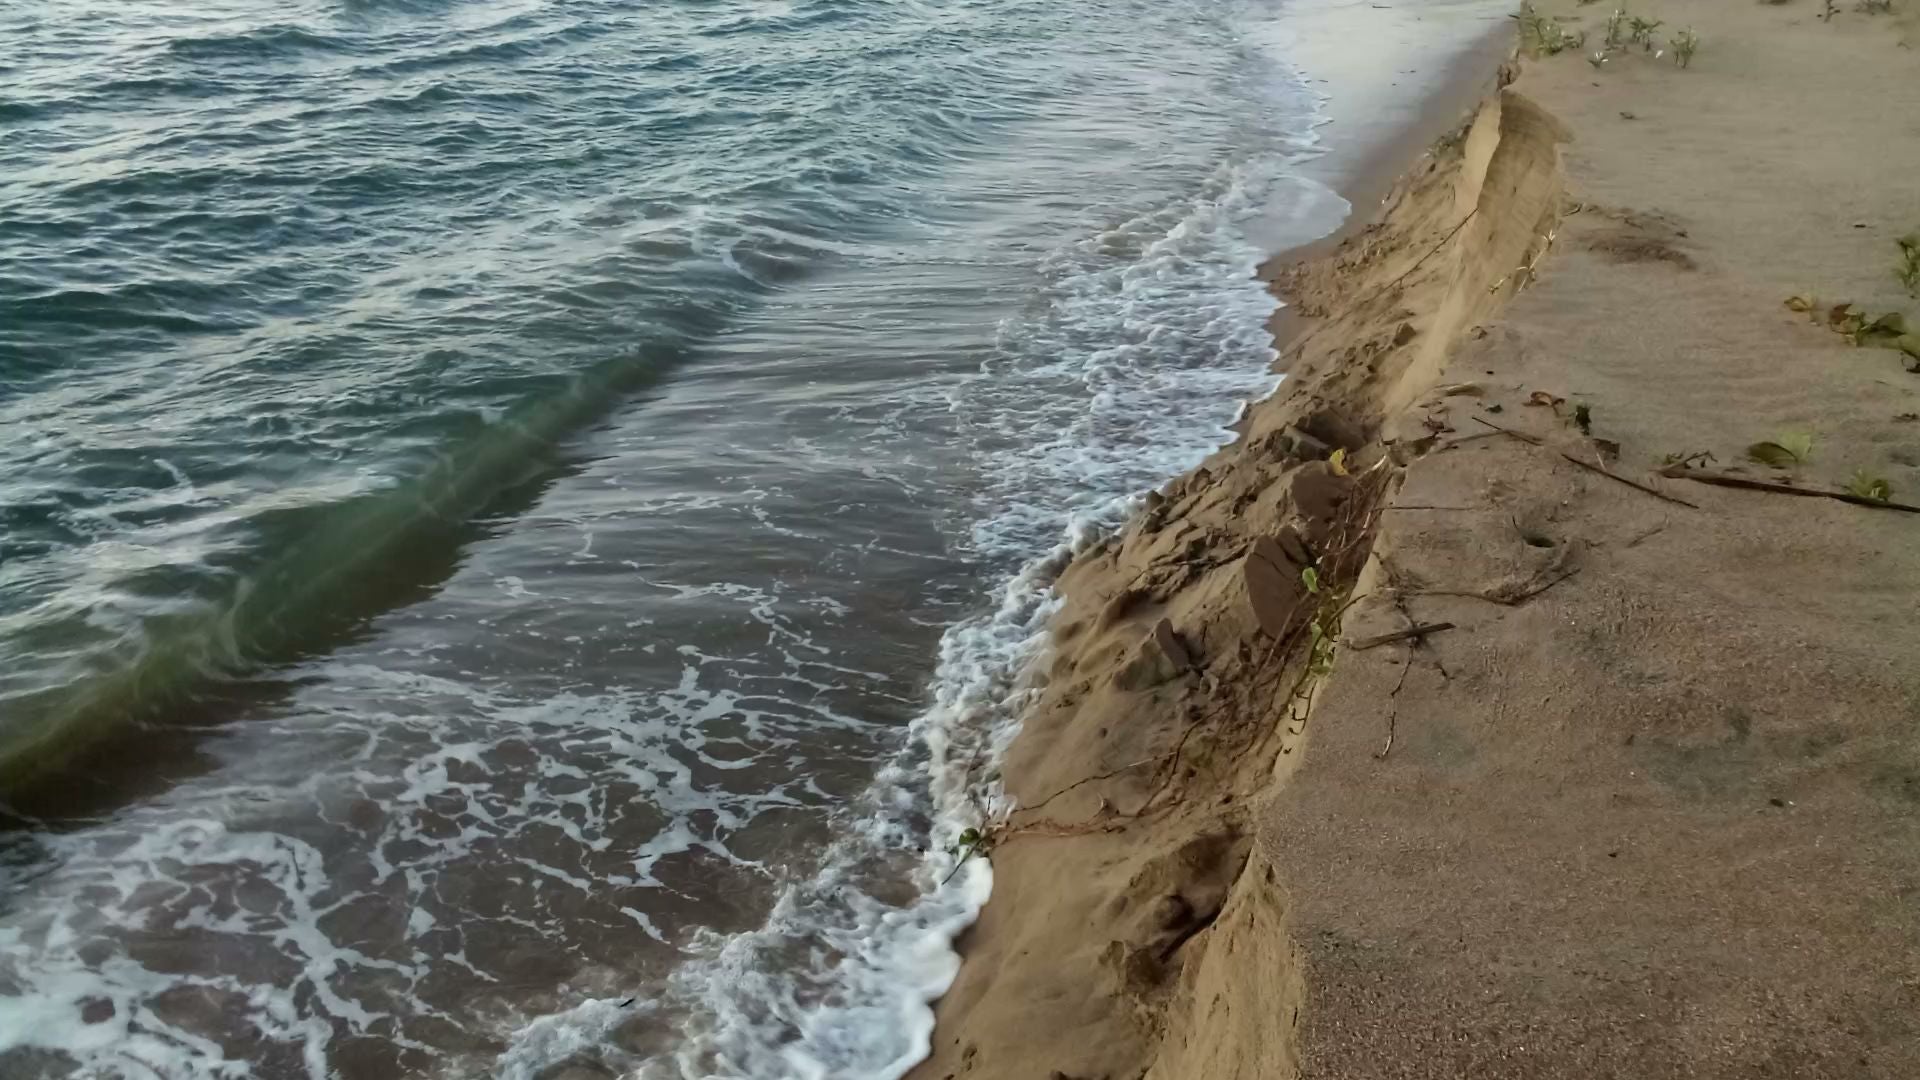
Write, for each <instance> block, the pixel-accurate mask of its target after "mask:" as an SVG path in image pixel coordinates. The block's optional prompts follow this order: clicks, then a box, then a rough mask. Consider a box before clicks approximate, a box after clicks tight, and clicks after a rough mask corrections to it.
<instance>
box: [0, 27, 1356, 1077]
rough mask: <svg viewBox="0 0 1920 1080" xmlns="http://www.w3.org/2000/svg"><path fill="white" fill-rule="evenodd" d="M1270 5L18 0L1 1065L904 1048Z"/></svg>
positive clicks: (706, 1060) (172, 1066)
mask: <svg viewBox="0 0 1920 1080" xmlns="http://www.w3.org/2000/svg"><path fill="white" fill-rule="evenodd" d="M1284 18H1285V10H1284V9H1283V8H1281V7H1278V6H1276V5H1274V4H1273V3H1271V2H1269V0H1212V2H1179V0H1176V2H1172V3H1168V2H1164V0H1162V2H1153V3H1149V2H1145V0H1048V2H1040V0H948V2H937V3H936V2H879V0H799V2H779V3H741V2H733V0H724V2H723V0H702V2H687V0H679V2H671V3H667V2H628V3H616V2H612V0H569V2H560V0H550V2H549V0H518V2H485V0H476V2H456V0H283V2H277V3H268V2H264V0H214V2H200V3H194V4H191V5H189V4H183V3H172V2H161V0H118V2H113V3H103V2H94V0H11V2H9V3H5V4H0V795H3V797H4V801H5V805H6V807H7V808H8V809H7V811H6V814H5V816H4V817H3V818H0V824H4V827H5V831H4V832H3V833H0V1075H5V1076H7V1077H9V1078H12V1077H15V1076H19V1077H41V1076H45V1077H66V1076H87V1077H93V1076H100V1077H119V1076H134V1077H148V1076H156V1077H169V1078H171V1077H282V1076H285V1077H327V1076H337V1077H344V1078H361V1077H368V1078H374V1077H401V1076H447V1077H456V1076H457V1077H464V1076H481V1075H501V1076H516V1077H532V1076H543V1075H555V1074H556V1072H557V1070H561V1069H564V1068H572V1069H575V1070H581V1071H579V1072H576V1073H574V1074H571V1075H576V1076H578V1075H618V1074H637V1075H640V1076H643V1077H708V1076H712V1077H755V1078H763V1077H764V1078H774V1077H834V1078H854V1080H857V1078H864V1077H892V1076H897V1075H899V1073H900V1072H901V1071H903V1070H904V1068H905V1067H906V1066H907V1065H908V1064H910V1063H911V1062H912V1061H913V1060H915V1059H916V1058H917V1056H918V1055H919V1054H920V1053H921V1052H922V1051H923V1049H924V1040H925V1038H926V1026H927V1024H928V1022H929V1015H928V1013H927V1010H926V1008H925V1004H924V1003H925V1000H926V998H927V997H928V996H929V995H931V994H933V993H937V992H938V990H939V989H940V988H941V986H943V985H944V982H945V980H946V979H947V978H948V977H950V974H951V970H952V965H953V963H954V958H953V956H952V953H951V950H950V949H949V948H948V942H949V941H950V939H951V936H952V934H953V933H954V932H956V931H957V930H958V929H959V928H960V927H962V926H964V925H965V924H966V922H967V921H968V920H969V919H971V917H972V915H973V913H974V912H975V910H977V906H978V904H979V903H980V902H981V901H982V899H983V898H984V897H985V895H986V893H987V890H988V887H989V881H988V879H989V877H990V874H989V872H988V870H987V869H986V867H985V866H984V865H981V864H979V863H977V862H975V863H969V864H968V865H966V866H963V867H960V868H959V870H958V872H957V873H953V872H952V871H953V870H954V867H953V865H952V860H951V856H950V855H949V854H948V853H947V851H946V848H947V846H948V843H949V842H950V841H951V838H952V836H953V835H954V834H955V833H956V832H957V830H958V829H960V828H962V827H964V825H965V824H966V823H967V822H968V821H969V820H970V819H971V817H972V816H974V815H977V814H978V813H979V812H980V811H981V808H982V807H983V806H984V805H985V803H986V802H988V801H990V800H991V799H992V798H993V797H994V795H993V786H992V766H991V763H992V760H993V758H994V754H995V752H996V750H997V748H998V746H1000V745H1001V744H1002V743H1003V742H1004V740H1005V739H1006V738H1007V737H1008V735H1009V733H1010V730H1011V727H1010V723H1011V718H1012V717H1013V715H1014V714H1015V712H1016V711H1017V707H1018V704H1019V701H1020V700H1021V694H1022V693H1023V690H1022V684H1021V683H1020V681H1019V679H1018V675H1019V672H1020V670H1021V664H1022V661H1023V660H1024V659H1026V658H1027V657H1029V656H1030V655H1031V654H1032V652H1033V650H1034V649H1035V648H1036V647H1037V645H1038V637H1037V635H1038V633H1039V630H1040V629H1041V627H1042V625H1043V623H1044V618H1045V615H1046V612H1047V596H1046V591H1045V586H1046V582H1047V579H1048V575H1049V573H1050V572H1051V571H1052V569H1054V568H1055V567H1057V564H1058V559H1059V557H1060V554H1061V552H1063V551H1064V550H1066V548H1067V547H1070V546H1071V544H1072V543H1074V542H1076V541H1077V540H1084V538H1085V537H1087V536H1090V535H1093V534H1095V533H1097V532H1098V530H1099V529H1100V528H1102V527H1105V526H1107V525H1110V524H1111V523H1112V522H1113V521H1114V520H1116V519H1117V516H1118V515H1119V514H1121V513H1123V512H1124V510H1125V509H1126V506H1127V499H1128V498H1129V497H1130V496H1132V495H1134V494H1136V493H1137V492H1139V491H1142V490H1144V489H1145V488H1147V487H1149V486H1151V485H1153V484H1154V483H1157V482H1158V481H1159V480H1161V479H1163V478H1165V477H1166V476H1168V475H1171V474H1172V473H1174V472H1177V471H1179V470H1180V469H1182V468H1184V467H1186V466H1188V465H1190V464H1191V463H1193V462H1194V461H1196V460H1198V458H1199V457H1200V456H1201V455H1203V454H1204V453H1205V452H1206V451H1207V450H1208V449H1210V448H1211V447H1212V446H1213V445H1215V444H1217V443H1218V442H1219V441H1221V440H1222V439H1223V438H1224V437H1225V433H1224V425H1225V424H1226V423H1227V422H1229V421H1230V420H1231V419H1232V417H1233V416H1234V412H1235V409H1236V407H1237V404H1238V403H1239V402H1240V401H1242V400H1244V399H1245V398H1246V397H1248V396H1249V395H1252V394H1255V393H1258V392H1259V391H1261V390H1262V389H1264V388H1265V387H1267V386H1269V385H1270V384H1271V377H1270V376H1269V375H1267V374H1266V372H1265V365H1266V361H1267V359H1268V358H1269V356H1270V350H1269V346H1268V342H1267V339H1266V336H1265V331H1264V329H1263V323H1264V320H1265V318H1266V316H1267V315H1268V314H1269V312H1270V311H1271V309H1272V303H1271V301H1270V300H1269V299H1268V298H1267V297H1266V295H1265V294H1264V292H1263V290H1262V289H1261V288H1260V286H1259V285H1258V284H1257V283H1256V282H1254V281H1253V280H1252V277H1251V270H1252V267H1253V265H1254V263H1255V261H1256V260H1257V258H1258V257H1259V255H1260V254H1261V253H1262V252H1261V250H1260V248H1259V247H1258V246H1257V245H1256V243H1255V242H1254V240H1253V238H1252V235H1251V233H1250V231H1249V230H1250V229H1252V228H1253V225H1252V223H1253V222H1254V220H1255V219H1258V222H1259V229H1260V243H1262V244H1269V245H1270V244H1275V243H1282V242H1286V241H1288V240H1303V239H1307V238H1310V237H1311V236H1313V235H1317V234H1318V233H1320V232H1323V231H1325V230H1326V229H1328V228H1330V227H1331V226H1332V225H1333V224H1335V223H1337V221H1338V220H1339V218H1340V216H1341V214H1342V213H1344V211H1345V209H1346V207H1345V204H1344V203H1342V202H1341V201H1340V200H1339V199H1338V198H1337V197H1336V196H1334V195H1333V194H1332V193H1331V192H1329V191H1327V190H1326V189H1325V188H1324V187H1323V186H1321V185H1320V184H1318V183H1316V182H1314V181H1312V180H1310V179H1307V178H1305V177H1304V175H1303V174H1302V168H1303V166H1304V164H1305V163H1306V162H1308V161H1309V160H1310V159H1311V158H1312V157H1313V156H1314V154H1315V153H1316V152H1317V151H1316V147H1315V143H1314V139H1313V134H1312V133H1313V127H1314V124H1315V122H1316V118H1317V116H1318V112H1317V109H1318V104H1319V103H1318V100H1317V99H1316V97H1315V96H1314V95H1313V94H1311V93H1310V92H1308V90H1307V89H1306V87H1305V86H1304V84H1303V82H1302V81H1301V79H1300V78H1299V77H1298V76H1297V75H1296V74H1295V73H1294V72H1293V71H1292V69H1291V68H1290V67H1289V64H1288V58H1287V57H1286V56H1285V55H1284V54H1282V53H1280V52H1277V51H1276V50H1275V49H1274V48H1273V47H1272V46H1271V45H1268V44H1263V42H1271V41H1273V40H1275V38H1274V36H1273V35H1272V34H1271V33H1269V32H1268V31H1270V30H1271V28H1272V27H1273V26H1274V25H1276V24H1277V23H1280V22H1283V21H1284Z"/></svg>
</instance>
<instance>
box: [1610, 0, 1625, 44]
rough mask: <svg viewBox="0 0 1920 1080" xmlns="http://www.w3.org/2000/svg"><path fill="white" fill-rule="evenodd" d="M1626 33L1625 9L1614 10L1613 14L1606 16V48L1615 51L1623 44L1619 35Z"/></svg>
mask: <svg viewBox="0 0 1920 1080" xmlns="http://www.w3.org/2000/svg"><path fill="white" fill-rule="evenodd" d="M1626 32H1627V9H1626V8H1614V9H1613V14H1611V15H1609V16H1607V48H1609V49H1617V48H1619V47H1620V46H1621V45H1622V44H1624V42H1623V41H1622V40H1621V35H1622V34H1625V33H1626Z"/></svg>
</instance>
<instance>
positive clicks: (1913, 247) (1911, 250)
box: [1893, 229, 1920, 296]
mask: <svg viewBox="0 0 1920 1080" xmlns="http://www.w3.org/2000/svg"><path fill="white" fill-rule="evenodd" d="M1894 243H1896V244H1899V245H1900V261H1899V262H1898V263H1895V264H1894V267H1893V276H1894V277H1897V278H1899V279H1900V284H1902V285H1905V286H1906V287H1907V292H1908V293H1910V294H1911V295H1913V296H1920V229H1916V230H1914V231H1913V232H1910V233H1908V234H1907V235H1905V236H1903V237H1901V238H1900V239H1898V240H1896V241H1894Z"/></svg>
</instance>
